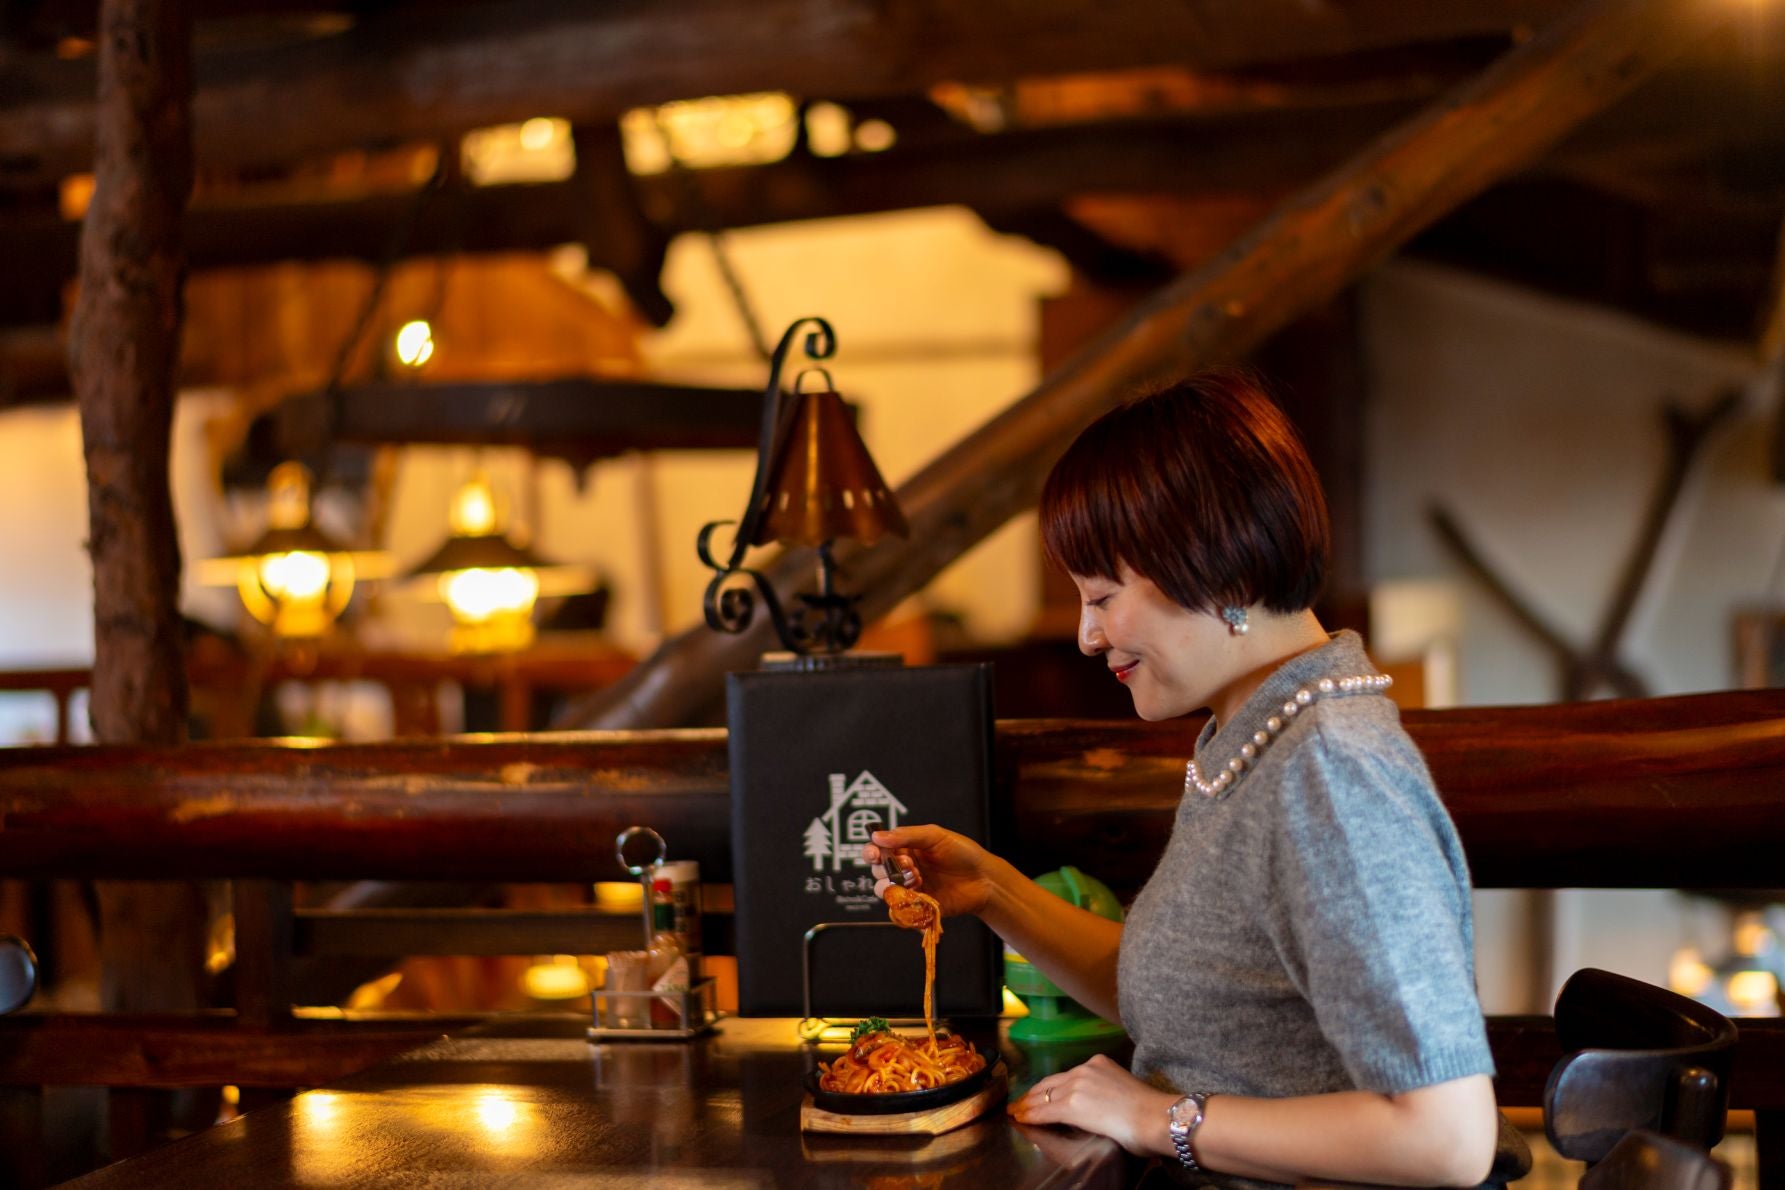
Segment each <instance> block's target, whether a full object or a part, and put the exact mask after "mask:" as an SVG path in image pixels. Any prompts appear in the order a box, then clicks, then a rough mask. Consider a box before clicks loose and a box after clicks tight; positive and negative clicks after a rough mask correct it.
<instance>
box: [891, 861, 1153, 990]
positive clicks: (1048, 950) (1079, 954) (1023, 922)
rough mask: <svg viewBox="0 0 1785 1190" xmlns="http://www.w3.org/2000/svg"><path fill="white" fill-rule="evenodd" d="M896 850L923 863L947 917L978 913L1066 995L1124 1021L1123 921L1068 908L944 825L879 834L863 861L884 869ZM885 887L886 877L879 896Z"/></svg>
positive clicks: (929, 888) (925, 884)
mask: <svg viewBox="0 0 1785 1190" xmlns="http://www.w3.org/2000/svg"><path fill="white" fill-rule="evenodd" d="M890 851H903V852H906V853H907V854H909V855H910V856H911V857H912V858H913V859H914V860H915V861H916V862H917V871H918V875H919V877H920V878H921V880H922V884H921V888H922V891H924V892H926V893H928V894H929V895H930V896H932V897H935V898H936V900H937V902H938V903H939V904H940V905H941V906H942V912H943V913H945V914H957V913H971V914H974V915H976V916H978V917H979V918H980V919H981V920H983V921H984V922H985V923H986V925H988V926H990V927H991V928H992V930H993V931H994V932H995V933H996V934H997V935H998V936H999V937H1000V938H1002V939H1003V940H1004V942H1005V944H1006V945H1007V946H1009V947H1010V948H1011V949H1012V950H1015V951H1016V952H1017V953H1019V954H1021V955H1022V956H1023V958H1025V959H1027V960H1028V961H1029V962H1031V963H1033V964H1034V965H1035V966H1036V967H1037V968H1038V969H1039V970H1041V971H1042V972H1043V973H1044V974H1045V975H1047V977H1048V978H1049V979H1051V980H1053V981H1054V982H1055V983H1057V984H1059V985H1060V990H1062V991H1064V992H1065V993H1066V994H1067V995H1068V996H1071V997H1072V998H1073V999H1074V1000H1077V1001H1078V1002H1079V1003H1080V1004H1083V1005H1084V1006H1085V1007H1086V1008H1088V1009H1090V1010H1091V1011H1092V1012H1094V1013H1096V1014H1097V1015H1098V1016H1100V1017H1103V1018H1104V1019H1105V1020H1110V1021H1114V1020H1118V1019H1119V1016H1118V1013H1117V1010H1116V954H1117V951H1118V949H1119V948H1120V946H1121V941H1122V926H1121V923H1119V922H1113V921H1110V920H1109V919H1108V918H1104V917H1099V916H1097V915H1096V914H1095V913H1092V912H1090V911H1089V910H1086V909H1080V908H1079V907H1078V906H1076V905H1071V904H1068V903H1067V902H1065V901H1063V900H1061V899H1060V898H1059V897H1057V896H1055V895H1054V894H1053V893H1050V892H1048V891H1047V890H1046V889H1045V888H1042V887H1041V886H1040V885H1039V884H1036V883H1035V882H1034V881H1033V880H1031V879H1029V878H1028V877H1027V876H1025V875H1023V874H1022V873H1021V872H1019V871H1017V870H1016V868H1015V867H1013V866H1012V865H1011V864H1010V863H1009V862H1008V861H1006V860H1004V859H1001V858H999V857H998V856H996V855H993V854H992V853H991V852H989V851H987V850H986V849H985V848H983V847H981V846H980V845H979V844H977V843H975V842H973V841H972V840H971V839H968V838H966V837H965V836H964V835H957V834H955V833H954V832H953V831H948V830H944V829H942V828H941V827H939V826H907V827H900V828H899V829H897V830H890V831H875V832H874V835H873V841H872V842H871V843H869V844H868V846H867V847H865V848H864V849H863V852H862V857H863V858H864V859H866V860H867V861H868V862H869V863H873V864H878V863H880V862H881V860H882V858H883V857H884V855H885V854H886V853H887V852H890ZM876 874H877V875H878V874H879V873H876ZM885 889H886V882H885V880H882V881H881V882H880V884H879V886H878V888H877V891H879V892H881V893H883V894H884V892H885Z"/></svg>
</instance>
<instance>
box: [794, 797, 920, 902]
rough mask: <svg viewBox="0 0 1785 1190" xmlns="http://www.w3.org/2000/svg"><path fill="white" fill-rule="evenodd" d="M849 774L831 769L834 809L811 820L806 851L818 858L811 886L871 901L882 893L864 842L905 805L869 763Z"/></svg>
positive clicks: (895, 819)
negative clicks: (876, 889) (878, 891)
mask: <svg viewBox="0 0 1785 1190" xmlns="http://www.w3.org/2000/svg"><path fill="white" fill-rule="evenodd" d="M847 776H848V775H847V774H845V773H832V774H831V775H830V802H831V804H830V809H828V810H826V811H825V812H824V813H823V814H821V815H819V816H818V817H817V818H814V819H813V820H812V821H811V822H810V823H808V824H807V826H806V833H805V847H804V854H805V856H806V858H807V859H809V860H811V861H812V875H809V876H807V877H806V891H807V892H809V893H834V894H837V898H836V899H837V900H838V901H839V902H840V903H844V904H857V903H859V904H869V903H872V902H874V901H876V900H878V898H877V897H875V896H874V877H873V875H872V874H870V873H869V872H868V864H867V861H866V860H864V859H862V846H863V845H864V844H866V843H867V842H868V841H869V837H870V836H871V835H872V834H873V833H874V832H875V831H877V830H891V829H892V828H894V827H896V826H898V825H899V817H900V815H902V814H904V813H905V805H904V803H903V802H901V801H899V799H898V798H896V797H894V796H893V795H892V790H890V789H888V788H887V787H886V786H884V785H882V784H881V783H880V778H878V777H876V776H875V775H874V774H873V773H870V772H868V771H867V770H866V769H863V770H862V771H861V774H860V775H859V776H857V777H856V778H855V780H853V781H847ZM846 782H847V783H846ZM846 869H847V872H848V874H846V875H845V874H844V872H845V870H846Z"/></svg>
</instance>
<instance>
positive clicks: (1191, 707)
mask: <svg viewBox="0 0 1785 1190" xmlns="http://www.w3.org/2000/svg"><path fill="white" fill-rule="evenodd" d="M1072 581H1073V584H1074V585H1075V586H1077V587H1078V595H1079V613H1078V647H1079V649H1080V650H1081V651H1082V652H1084V653H1085V654H1087V655H1088V656H1092V657H1097V656H1101V657H1102V658H1103V660H1104V663H1105V664H1106V665H1108V666H1109V670H1110V672H1111V674H1113V675H1114V676H1115V679H1116V680H1117V681H1119V682H1121V683H1122V684H1123V685H1124V686H1126V687H1128V692H1129V694H1131V695H1132V696H1133V697H1134V713H1135V714H1137V715H1139V716H1140V717H1141V718H1142V719H1148V720H1159V719H1173V718H1176V717H1177V716H1179V715H1187V714H1189V713H1190V712H1191V711H1195V710H1199V709H1201V708H1202V707H1205V706H1208V705H1210V703H1211V702H1212V701H1213V700H1214V696H1215V695H1216V693H1217V692H1218V691H1220V690H1221V689H1222V688H1223V687H1225V686H1226V685H1227V684H1228V683H1230V682H1231V681H1233V679H1234V677H1235V674H1233V673H1232V672H1229V671H1230V670H1231V669H1232V668H1233V665H1232V659H1231V658H1230V657H1228V654H1229V653H1230V652H1231V651H1232V650H1231V649H1230V648H1229V647H1228V640H1229V633H1228V630H1227V626H1226V624H1224V623H1222V622H1221V620H1219V619H1218V618H1216V617H1215V616H1210V615H1204V614H1201V613H1198V612H1193V611H1189V610H1187V609H1185V608H1184V607H1182V606H1180V605H1179V604H1177V603H1176V602H1175V601H1173V600H1172V599H1171V597H1170V596H1168V595H1166V594H1165V592H1163V591H1161V590H1160V589H1159V588H1158V586H1157V585H1156V584H1154V582H1153V580H1152V579H1149V578H1144V577H1142V576H1141V575H1138V574H1136V573H1134V571H1133V570H1131V569H1129V568H1128V566H1127V564H1125V563H1124V564H1122V565H1121V566H1120V567H1119V568H1118V569H1117V571H1116V577H1115V578H1114V579H1107V578H1086V577H1084V576H1082V575H1076V574H1075V575H1073V576H1072Z"/></svg>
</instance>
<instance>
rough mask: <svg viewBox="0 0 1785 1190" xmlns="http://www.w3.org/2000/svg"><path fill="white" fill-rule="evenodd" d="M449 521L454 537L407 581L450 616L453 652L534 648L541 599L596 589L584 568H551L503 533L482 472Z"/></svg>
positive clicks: (458, 498) (466, 489)
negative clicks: (418, 584) (416, 582)
mask: <svg viewBox="0 0 1785 1190" xmlns="http://www.w3.org/2000/svg"><path fill="white" fill-rule="evenodd" d="M447 521H448V523H449V524H450V525H451V527H452V536H451V537H448V538H447V539H446V541H445V542H444V543H443V544H442V545H441V546H440V548H439V549H437V550H435V551H434V552H433V554H431V555H430V556H429V557H428V559H427V560H426V561H425V562H423V563H422V564H421V565H420V566H417V567H416V568H415V570H414V571H412V572H411V576H412V577H413V578H417V579H423V578H431V579H432V580H433V581H432V583H431V584H430V585H429V586H428V587H426V588H423V589H422V593H423V594H424V595H425V596H426V597H428V598H433V599H439V600H441V601H442V602H444V603H445V604H446V606H447V608H448V610H450V611H451V612H452V618H453V630H452V639H451V645H452V649H453V651H454V652H455V653H496V652H509V651H513V650H515V649H523V648H526V647H527V646H528V645H530V644H532V643H533V636H534V629H533V608H534V606H535V604H536V603H537V602H538V601H539V599H540V597H541V596H549V595H569V594H573V593H575V592H578V591H586V590H588V589H589V588H590V587H591V586H592V585H593V583H592V578H591V576H590V575H589V574H588V573H587V572H586V571H585V570H583V569H582V568H580V567H574V566H556V565H553V564H551V563H548V562H546V561H545V560H544V559H542V558H540V557H539V556H538V555H537V554H534V553H533V552H532V551H531V550H528V549H526V548H525V547H523V546H519V545H516V544H515V543H514V542H512V541H510V540H509V539H508V537H507V536H506V535H505V534H503V533H502V532H500V531H499V529H498V528H497V526H498V523H499V517H498V515H497V509H496V495H495V491H494V490H493V489H492V488H491V486H490V482H489V480H488V479H487V478H485V477H484V476H483V475H482V474H481V473H480V474H478V475H476V476H474V477H472V479H471V480H470V481H469V482H468V483H466V484H465V485H464V486H463V487H461V488H460V489H459V491H458V493H457V494H456V495H455V496H454V497H453V502H452V508H451V510H450V512H449V513H448V515H447Z"/></svg>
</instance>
